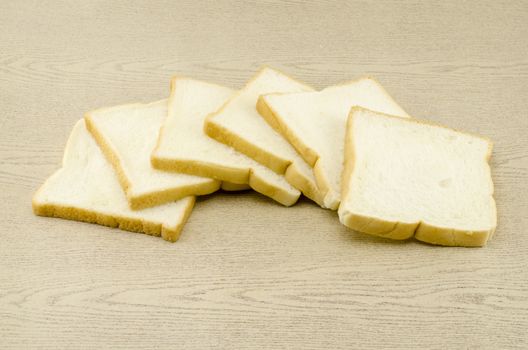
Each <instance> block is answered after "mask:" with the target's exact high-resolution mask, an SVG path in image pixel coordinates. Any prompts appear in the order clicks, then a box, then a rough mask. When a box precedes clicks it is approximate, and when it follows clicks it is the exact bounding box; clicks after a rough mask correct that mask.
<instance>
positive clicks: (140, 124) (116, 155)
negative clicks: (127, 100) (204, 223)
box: [85, 100, 220, 210]
mask: <svg viewBox="0 0 528 350" xmlns="http://www.w3.org/2000/svg"><path fill="white" fill-rule="evenodd" d="M166 115H167V100H161V101H157V102H153V103H148V104H139V103H137V104H128V105H121V106H115V107H110V108H103V109H98V110H95V111H92V112H89V113H87V114H86V115H85V120H86V125H87V128H88V130H89V131H90V132H91V133H92V135H93V136H94V138H95V140H96V141H97V143H98V144H99V146H100V147H101V149H102V150H103V153H104V154H105V156H106V157H107V159H108V160H109V161H110V163H111V164H112V165H113V166H114V169H115V171H116V172H117V174H118V176H119V180H120V183H121V186H122V187H123V189H124V190H125V193H126V195H127V198H128V201H129V203H130V207H131V208H132V209H134V210H137V209H144V208H148V207H153V206H156V205H160V204H164V203H168V202H172V201H174V200H178V199H181V198H184V197H187V196H190V195H204V194H209V193H212V192H214V191H216V190H218V189H219V187H220V181H218V180H214V179H211V178H206V177H199V176H192V175H187V174H176V173H167V172H164V171H160V170H157V169H154V168H153V167H152V165H151V164H150V154H151V152H152V150H153V149H154V146H155V145H156V140H157V138H158V132H159V129H160V127H161V124H162V122H163V120H164V119H165V117H166Z"/></svg>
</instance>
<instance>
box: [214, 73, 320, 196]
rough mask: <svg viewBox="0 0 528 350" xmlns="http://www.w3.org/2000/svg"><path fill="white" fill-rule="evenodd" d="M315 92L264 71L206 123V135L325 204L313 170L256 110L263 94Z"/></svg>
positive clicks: (281, 75)
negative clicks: (270, 170)
mask: <svg viewBox="0 0 528 350" xmlns="http://www.w3.org/2000/svg"><path fill="white" fill-rule="evenodd" d="M301 91H313V89H312V88H310V87H308V86H306V85H304V84H302V83H300V82H298V81H295V80H294V79H292V78H290V77H288V76H287V75H285V74H283V73H281V72H278V71H276V70H273V69H271V68H268V67H264V68H262V69H261V70H260V71H259V72H258V73H257V75H256V76H255V77H253V78H252V79H251V80H250V81H249V82H248V83H247V85H246V86H245V87H244V88H243V89H242V90H241V91H239V92H238V93H237V94H236V95H234V96H233V97H232V98H231V99H230V100H229V101H228V102H227V103H226V104H225V105H224V106H223V107H222V108H221V109H220V110H218V111H217V112H216V113H213V114H211V115H210V116H209V117H207V120H206V121H205V132H206V133H207V135H209V136H210V137H212V138H214V139H215V140H217V141H219V142H222V143H225V144H227V145H229V146H231V147H233V148H235V149H236V150H237V151H239V152H241V153H244V154H246V155H247V156H249V157H251V158H253V159H255V160H256V161H258V162H260V163H261V164H263V165H265V166H267V167H268V168H270V169H272V170H273V171H275V172H276V173H278V174H281V175H282V174H283V175H284V176H285V177H286V180H287V181H288V182H289V183H290V184H292V185H293V186H294V187H296V188H297V189H299V190H300V191H301V192H302V193H303V194H304V195H305V196H306V197H308V198H310V199H312V200H313V201H315V202H316V203H318V204H319V205H321V206H322V205H323V196H322V193H321V191H319V189H318V188H317V185H316V183H315V178H314V175H313V170H312V168H311V167H310V166H309V165H308V164H307V163H306V162H305V161H304V160H303V159H302V158H301V157H300V156H299V154H298V153H297V152H296V151H295V149H294V148H293V147H292V146H291V145H290V144H289V143H288V142H287V141H286V140H285V139H284V138H283V137H282V136H281V135H280V134H279V133H278V132H277V130H274V127H275V125H269V124H268V123H266V121H265V120H263V119H262V118H261V117H260V116H259V114H258V113H257V110H256V107H255V105H256V103H257V100H258V97H259V95H261V94H267V93H271V92H301Z"/></svg>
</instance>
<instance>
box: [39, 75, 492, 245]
mask: <svg viewBox="0 0 528 350" xmlns="http://www.w3.org/2000/svg"><path fill="white" fill-rule="evenodd" d="M491 148H492V144H491V142H490V141H488V140H487V139H485V138H482V137H478V136H473V135H469V134H466V133H461V132H458V131H455V130H452V129H449V128H446V127H442V126H439V125H435V124H432V123H430V122H425V121H422V120H416V119H413V118H412V117H411V116H409V115H408V114H407V113H406V112H405V111H404V110H403V109H402V108H401V107H400V106H399V105H398V104H397V103H396V102H395V101H394V100H393V99H392V98H391V97H390V96H389V94H388V93H387V92H386V91H385V90H384V89H383V87H382V86H381V85H380V84H379V83H378V82H377V81H375V80H373V79H371V78H362V79H358V80H355V81H351V82H347V83H344V84H340V85H336V86H331V87H328V88H326V89H323V90H320V91H315V90H314V89H312V88H311V87H309V86H307V85H305V84H303V83H301V82H299V81H297V80H294V79H292V78H291V77H289V76H288V75H285V74H283V73H281V72H279V71H277V70H274V69H271V68H268V67H264V68H262V69H260V70H259V72H258V73H257V74H256V76H254V77H253V78H252V79H251V80H250V81H249V82H248V83H247V85H246V86H245V87H243V88H242V89H241V90H238V91H235V90H232V89H230V88H227V87H224V86H219V85H215V84H211V83H207V82H203V81H198V80H194V79H189V78H182V77H175V78H173V79H172V81H171V91H170V96H169V98H168V99H166V100H161V101H157V102H152V103H148V104H127V105H121V106H115V107H109V108H103V109H98V110H95V111H93V112H89V113H87V114H86V115H85V117H84V118H83V119H81V120H79V121H78V122H77V124H76V125H75V126H74V128H73V131H72V132H71V135H70V137H69V140H68V142H67V145H66V149H65V151H64V157H63V161H62V167H61V169H59V170H58V171H56V172H55V173H54V174H53V175H52V176H51V177H50V178H49V179H48V180H47V181H46V182H45V183H44V184H43V185H42V187H41V188H40V189H39V190H38V191H37V193H36V194H35V196H34V198H33V209H34V212H35V213H36V214H37V215H42V216H52V217H60V218H66V219H72V220H80V221H86V222H92V223H98V224H102V225H107V226H111V227H119V228H121V229H124V230H129V231H136V232H143V233H147V234H151V235H161V236H162V237H163V238H164V239H166V240H168V241H176V240H177V239H178V237H179V235H180V232H181V230H182V227H183V226H184V224H185V222H186V220H187V218H188V216H189V214H190V212H191V210H192V207H193V204H194V200H195V196H200V195H207V194H210V193H213V192H215V191H217V190H219V189H224V190H227V191H239V190H247V189H249V188H251V189H253V190H255V191H257V192H259V193H261V194H262V195H264V196H267V197H269V198H271V199H273V200H275V201H276V202H278V203H280V204H282V205H284V206H291V205H293V204H295V202H296V201H297V200H298V198H299V196H300V195H301V194H303V195H304V196H306V197H308V198H309V199H311V200H312V201H314V202H315V203H316V204H317V205H319V206H321V207H322V208H326V209H330V210H337V211H338V214H339V220H340V221H341V223H343V224H344V225H346V226H348V227H350V228H352V229H354V230H356V231H360V232H364V233H369V234H373V235H378V236H383V237H387V238H392V239H400V240H401V239H408V238H411V237H415V238H416V239H418V240H421V241H424V242H428V243H432V244H439V245H447V246H483V245H485V244H486V242H487V241H488V240H489V239H490V237H491V236H492V234H493V232H494V230H495V227H496V208H495V202H494V199H493V183H492V180H491V174H490V168H489V165H488V160H489V157H490V154H491Z"/></svg>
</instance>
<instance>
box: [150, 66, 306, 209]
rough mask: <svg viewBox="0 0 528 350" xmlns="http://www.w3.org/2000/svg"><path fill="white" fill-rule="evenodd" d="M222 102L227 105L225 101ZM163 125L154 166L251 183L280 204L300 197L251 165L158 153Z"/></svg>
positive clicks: (226, 181)
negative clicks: (167, 155)
mask: <svg viewBox="0 0 528 350" xmlns="http://www.w3.org/2000/svg"><path fill="white" fill-rule="evenodd" d="M179 79H186V78H183V77H173V78H172V80H171V97H169V99H171V98H172V96H173V95H174V91H175V89H176V88H177V85H178V80H179ZM208 84H210V85H212V86H219V85H215V84H211V83H208ZM170 105H171V103H169V108H170ZM223 106H225V103H224V105H223ZM221 108H223V107H221ZM208 117H209V116H207V117H206V118H205V121H206V122H205V123H204V132H205V128H206V124H207V119H208ZM163 128H164V124H162V127H161V130H160V133H159V136H158V141H157V144H156V147H155V148H154V151H153V152H152V156H151V163H152V165H153V167H154V168H156V169H160V170H165V171H173V172H181V173H184V174H189V175H199V176H204V177H209V178H213V179H216V180H218V181H223V182H222V187H223V186H224V184H226V187H227V188H228V190H231V188H234V187H238V188H242V189H246V188H247V187H246V186H244V187H242V185H249V187H251V188H253V189H254V190H255V191H257V192H259V193H261V194H263V195H265V196H267V197H270V198H271V199H273V200H275V201H277V202H279V203H280V204H282V205H284V206H291V205H293V204H295V203H296V202H297V200H298V199H299V196H300V193H298V194H297V193H289V192H288V191H283V190H281V189H280V188H277V187H276V186H274V185H272V184H270V183H269V182H268V181H266V179H265V178H262V177H259V176H258V175H257V174H255V173H254V172H253V171H252V170H251V169H250V168H237V167H229V166H224V165H220V164H215V163H211V162H204V161H197V160H191V159H174V158H165V157H162V156H160V155H158V154H157V151H158V149H159V145H160V140H161V137H162V134H163V132H164V130H163ZM229 183H230V184H229ZM233 185H238V186H233Z"/></svg>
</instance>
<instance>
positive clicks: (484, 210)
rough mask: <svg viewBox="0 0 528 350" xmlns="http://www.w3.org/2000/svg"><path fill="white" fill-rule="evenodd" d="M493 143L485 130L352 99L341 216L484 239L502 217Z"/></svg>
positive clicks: (421, 234) (381, 231) (431, 237)
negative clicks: (477, 132)
mask: <svg viewBox="0 0 528 350" xmlns="http://www.w3.org/2000/svg"><path fill="white" fill-rule="evenodd" d="M491 147H492V145H491V143H490V142H489V141H488V140H486V139H484V138H481V137H477V136H472V135H469V134H465V133H461V132H457V131H455V130H452V129H448V128H444V127H441V126H437V125H432V124H428V123H424V122H420V121H415V120H412V119H403V118H398V117H393V116H388V115H385V114H381V113H376V112H372V111H370V110H367V109H363V108H359V107H354V108H353V109H352V111H351V113H350V118H349V120H348V125H347V132H346V144H345V168H344V171H343V179H342V183H343V195H342V202H341V205H340V207H339V219H340V221H341V222H342V223H343V224H344V225H346V226H348V227H350V228H352V229H354V230H357V231H361V232H365V233H369V234H373V235H378V236H383V237H387V238H393V239H407V238H410V237H412V236H415V237H416V239H418V240H421V241H424V242H428V243H432V244H439V245H448V246H483V245H485V244H486V242H487V240H488V239H489V238H490V237H491V235H492V234H493V232H494V230H495V227H496V220H497V217H496V216H497V214H496V208H495V201H494V199H493V182H492V180H491V174H490V168H489V165H488V160H489V157H490V154H491Z"/></svg>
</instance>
